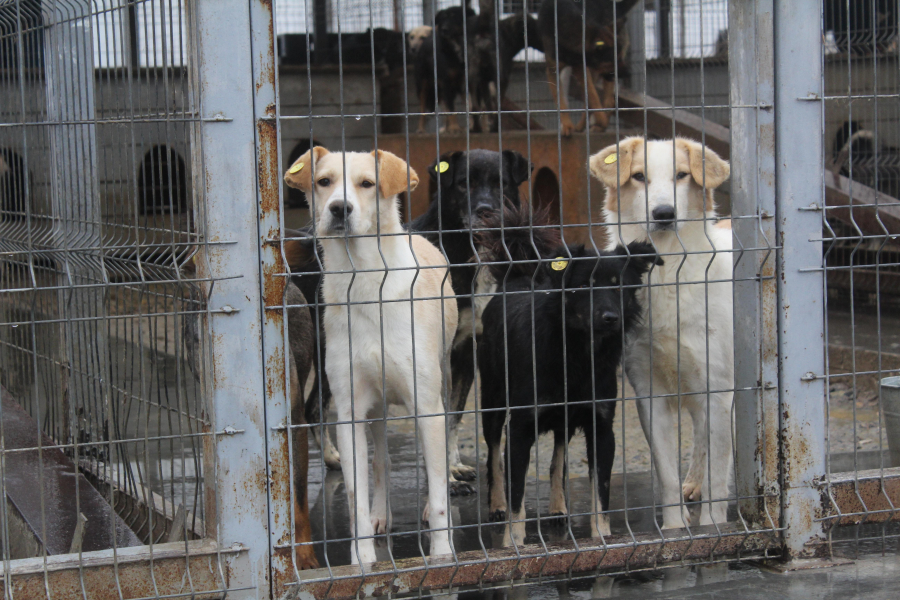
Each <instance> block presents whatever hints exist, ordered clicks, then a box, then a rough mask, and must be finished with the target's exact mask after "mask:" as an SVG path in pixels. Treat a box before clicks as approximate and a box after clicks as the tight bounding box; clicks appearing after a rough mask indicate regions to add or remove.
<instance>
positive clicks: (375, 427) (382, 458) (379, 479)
mask: <svg viewBox="0 0 900 600" xmlns="http://www.w3.org/2000/svg"><path fill="white" fill-rule="evenodd" d="M382 412H383V411H382ZM382 416H383V414H381V415H378V414H376V415H374V418H375V419H378V418H380V417H382ZM370 428H371V431H372V442H373V446H374V447H375V452H374V455H373V457H372V488H373V489H372V529H373V530H374V531H375V535H379V534H382V533H389V532H390V531H391V520H392V519H391V507H390V505H389V504H388V498H389V496H388V490H390V485H391V455H390V453H389V452H388V447H387V432H386V430H385V429H386V428H385V422H384V421H378V420H375V421H373V422H372V423H371V425H370Z"/></svg>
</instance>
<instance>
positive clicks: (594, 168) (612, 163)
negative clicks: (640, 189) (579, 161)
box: [590, 137, 644, 189]
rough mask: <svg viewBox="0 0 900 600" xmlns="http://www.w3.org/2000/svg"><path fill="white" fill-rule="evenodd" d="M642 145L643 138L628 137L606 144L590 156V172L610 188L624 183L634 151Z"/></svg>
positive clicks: (629, 170) (628, 174)
mask: <svg viewBox="0 0 900 600" xmlns="http://www.w3.org/2000/svg"><path fill="white" fill-rule="evenodd" d="M643 145H644V138H642V137H629V138H625V139H624V140H622V141H620V142H619V143H618V144H613V145H612V146H607V147H606V148H604V149H603V150H601V151H600V152H598V153H597V154H595V155H593V156H592V157H591V161H590V164H591V173H592V174H593V175H594V177H596V178H597V179H599V180H600V181H602V182H603V183H605V184H606V186H607V187H609V188H611V189H615V188H617V187H619V186H621V185H624V184H625V183H626V182H627V181H628V180H629V179H631V163H632V161H633V160H634V153H635V151H636V150H637V148H639V147H640V146H643Z"/></svg>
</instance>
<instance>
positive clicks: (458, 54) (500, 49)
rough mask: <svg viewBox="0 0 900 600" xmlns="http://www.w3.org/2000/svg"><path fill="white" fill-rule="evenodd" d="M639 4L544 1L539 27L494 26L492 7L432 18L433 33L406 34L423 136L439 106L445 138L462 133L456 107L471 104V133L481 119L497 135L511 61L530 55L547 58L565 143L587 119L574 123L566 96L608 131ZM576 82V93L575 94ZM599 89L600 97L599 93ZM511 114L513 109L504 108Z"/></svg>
mask: <svg viewBox="0 0 900 600" xmlns="http://www.w3.org/2000/svg"><path fill="white" fill-rule="evenodd" d="M636 2H637V0H623V1H621V2H609V1H605V0H585V1H584V2H576V1H575V0H544V1H543V2H542V3H541V7H540V10H539V12H538V18H537V19H535V18H534V17H532V16H531V15H528V14H523V13H520V14H515V15H512V16H510V17H507V18H505V19H501V20H499V21H498V20H497V19H496V18H495V15H494V11H493V4H490V5H489V6H487V7H482V11H481V12H480V13H478V14H476V13H475V12H474V11H473V10H472V9H471V8H469V4H468V2H466V4H465V6H455V7H451V8H446V9H444V10H441V11H439V12H438V13H436V14H435V18H434V24H435V25H434V29H433V30H432V29H431V28H430V27H417V28H415V29H414V30H411V31H410V32H409V34H408V40H409V47H410V51H411V53H413V55H414V57H415V59H414V64H415V78H416V90H417V95H418V98H419V107H420V116H419V124H418V132H419V133H424V132H425V124H426V113H432V112H434V111H435V108H436V106H437V105H440V108H441V111H443V112H445V113H447V116H446V126H445V127H440V126H439V129H440V130H441V131H445V130H446V131H448V132H456V131H459V130H460V128H459V122H458V119H457V115H455V114H453V113H454V112H455V111H456V110H457V101H459V100H461V101H463V102H466V101H468V108H469V111H471V112H473V113H476V114H475V115H473V117H472V120H471V130H472V131H474V132H478V131H481V130H482V128H483V125H482V118H481V117H482V116H485V115H489V119H488V120H489V122H490V130H491V131H497V129H498V126H499V119H498V116H499V113H498V112H497V111H499V109H501V108H504V99H505V97H506V90H507V88H508V86H509V78H510V73H511V71H512V66H513V59H514V57H515V56H516V54H518V53H519V52H520V51H521V50H523V49H524V48H526V47H531V48H534V49H536V50H539V51H542V52H544V56H545V59H546V62H547V82H548V84H549V85H550V90H551V92H552V93H553V96H554V99H555V100H556V101H557V102H558V106H559V108H560V130H561V132H562V134H563V135H566V136H567V135H570V134H571V133H572V132H573V131H576V130H577V131H580V130H583V129H584V127H585V125H586V122H585V120H584V119H582V120H581V122H580V123H579V124H578V125H574V124H573V123H572V119H571V116H570V114H569V112H568V111H569V101H568V97H569V93H570V91H574V92H575V93H576V94H579V95H581V94H583V95H584V96H582V97H585V96H586V98H587V107H588V109H590V111H593V112H591V113H590V124H591V127H592V128H594V129H601V130H602V129H605V128H606V127H607V126H608V124H609V115H608V113H607V112H604V110H603V109H609V108H612V107H613V105H614V92H615V77H616V74H617V73H621V72H623V71H624V68H625V67H624V57H625V56H626V54H627V51H628V36H627V34H626V33H625V28H624V25H625V15H626V14H627V13H628V11H630V10H631V8H633V6H634V5H635V4H636ZM573 78H574V80H575V83H576V84H577V86H576V88H575V90H570V83H571V81H572V79H573ZM598 86H599V87H601V88H602V91H603V96H602V97H601V96H600V94H599V92H598V90H597V88H598ZM507 108H508V107H507Z"/></svg>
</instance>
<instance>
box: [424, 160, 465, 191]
mask: <svg viewBox="0 0 900 600" xmlns="http://www.w3.org/2000/svg"><path fill="white" fill-rule="evenodd" d="M460 156H462V152H459V151H457V152H445V153H444V154H441V157H440V158H439V159H437V160H436V161H434V162H433V163H431V164H430V165H428V176H429V177H431V178H432V179H434V180H435V181H437V182H438V185H440V186H441V187H445V188H447V187H450V184H452V183H453V179H454V172H455V171H456V163H457V160H458V159H459V157H460Z"/></svg>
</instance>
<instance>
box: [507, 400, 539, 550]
mask: <svg viewBox="0 0 900 600" xmlns="http://www.w3.org/2000/svg"><path fill="white" fill-rule="evenodd" d="M506 431H507V434H506V443H507V449H506V472H507V474H508V477H509V513H510V518H509V535H508V536H505V543H508V544H509V545H512V544H513V543H514V544H516V545H521V544H524V543H525V480H526V479H527V477H528V465H529V464H530V463H531V447H532V446H533V445H534V421H533V420H532V419H530V418H523V417H522V416H521V414H520V415H517V414H516V413H515V411H514V412H512V413H511V414H510V416H509V425H508V427H507V430H506Z"/></svg>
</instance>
